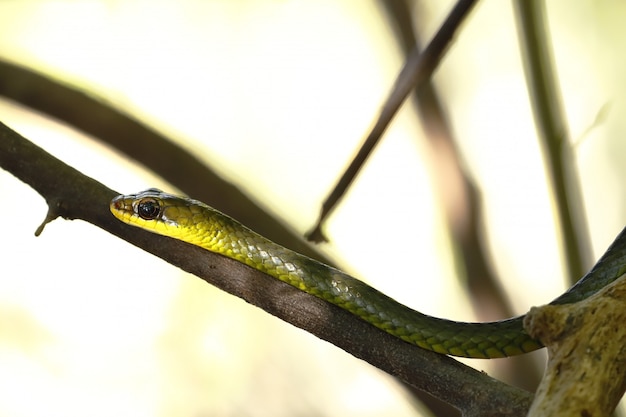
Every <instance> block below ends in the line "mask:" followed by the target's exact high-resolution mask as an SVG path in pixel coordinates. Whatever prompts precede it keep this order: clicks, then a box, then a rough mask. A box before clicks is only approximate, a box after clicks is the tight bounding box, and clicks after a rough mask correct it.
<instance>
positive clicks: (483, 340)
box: [110, 188, 626, 358]
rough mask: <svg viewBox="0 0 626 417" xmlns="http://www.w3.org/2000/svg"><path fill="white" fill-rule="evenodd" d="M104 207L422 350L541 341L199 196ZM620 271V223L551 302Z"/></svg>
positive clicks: (465, 352)
mask: <svg viewBox="0 0 626 417" xmlns="http://www.w3.org/2000/svg"><path fill="white" fill-rule="evenodd" d="M110 209H111V212H112V213H113V215H114V216H115V217H117V218H118V219H119V220H121V221H122V222H124V223H127V224H130V225H132V226H136V227H140V228H142V229H146V230H149V231H151V232H154V233H158V234H161V235H165V236H169V237H172V238H175V239H179V240H182V241H185V242H187V243H190V244H192V245H197V246H200V247H202V248H204V249H206V250H209V251H211V252H215V253H218V254H220V255H223V256H227V257H229V258H232V259H235V260H237V261H239V262H242V263H244V264H246V265H249V266H251V267H252V268H254V269H257V270H259V271H262V272H264V273H266V274H268V275H271V276H272V277H274V278H277V279H279V280H281V281H283V282H286V283H287V284H290V285H292V286H294V287H296V288H298V289H300V290H302V291H305V292H307V293H309V294H312V295H314V296H316V297H319V298H321V299H323V300H326V301H328V302H330V303H332V304H335V305H337V306H339V307H341V308H343V309H345V310H347V311H349V312H350V313H352V314H354V315H356V316H358V317H360V318H361V319H363V320H365V321H366V322H368V323H370V324H372V325H374V326H376V327H378V328H379V329H382V330H384V331H386V332H388V333H390V334H392V335H394V336H396V337H399V338H400V339H402V340H404V341H406V342H409V343H412V344H414V345H417V346H419V347H421V348H424V349H428V350H431V351H434V352H437V353H442V354H447V355H453V356H464V357H470V358H501V357H505V356H512V355H519V354H522V353H526V352H530V351H533V350H536V349H539V348H541V347H542V345H541V343H540V342H539V341H537V340H534V339H533V338H531V337H530V336H529V335H528V334H527V333H526V332H525V331H524V329H523V324H522V320H523V316H519V317H514V318H510V319H507V320H502V321H496V322H489V323H463V322H457V321H452V320H445V319H440V318H436V317H431V316H428V315H425V314H422V313H420V312H418V311H415V310H413V309H411V308H409V307H406V306H404V305H402V304H400V303H398V302H397V301H395V300H393V299H392V298H390V297H388V296H386V295H385V294H383V293H381V292H380V291H378V290H376V289H374V288H372V287H370V286H369V285H367V284H365V283H364V282H362V281H359V280H358V279H356V278H353V277H351V276H349V275H347V274H345V273H343V272H341V271H339V270H338V269H335V268H333V267H330V266H328V265H325V264H323V263H321V262H318V261H316V260H313V259H311V258H309V257H307V256H304V255H301V254H299V253H297V252H294V251H292V250H289V249H287V248H285V247H283V246H280V245H278V244H276V243H274V242H272V241H270V240H269V239H266V238H265V237H263V236H261V235H259V234H258V233H255V232H254V231H252V230H250V229H249V228H247V227H245V226H243V225H242V224H241V223H239V222H237V221H236V220H234V219H232V218H231V217H229V216H227V215H225V214H223V213H220V212H219V211H217V210H215V209H213V208H211V207H209V206H207V205H206V204H204V203H202V202H200V201H196V200H192V199H190V198H185V197H178V196H174V195H171V194H166V193H164V192H162V191H160V190H158V189H154V188H152V189H149V190H146V191H143V192H140V193H137V194H131V195H121V196H118V197H116V198H114V199H113V200H112V201H111V204H110ZM624 273H626V228H625V229H624V230H623V231H622V232H621V233H620V235H619V236H618V237H617V239H616V240H615V242H614V243H613V245H612V246H611V247H610V248H609V249H608V251H607V252H606V253H605V254H604V256H603V257H602V258H601V259H600V260H599V261H598V263H597V264H596V265H595V267H594V268H593V269H592V270H591V271H590V272H589V273H587V274H586V275H585V276H584V277H583V278H582V279H581V280H580V281H578V283H576V284H575V285H574V286H573V287H572V288H570V289H569V290H568V291H567V292H565V293H564V294H563V295H561V296H560V297H558V298H557V299H555V300H554V301H552V303H551V304H567V303H572V302H575V301H578V300H582V299H584V298H587V297H589V296H590V295H592V294H594V293H595V292H597V291H598V290H599V289H601V288H603V287H604V286H606V285H607V284H609V283H610V282H612V281H614V280H615V279H617V278H618V277H620V276H621V275H622V274H624Z"/></svg>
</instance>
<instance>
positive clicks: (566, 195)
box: [514, 0, 591, 283]
mask: <svg viewBox="0 0 626 417" xmlns="http://www.w3.org/2000/svg"><path fill="white" fill-rule="evenodd" d="M514 4H515V11H516V17H517V19H516V20H517V23H518V24H517V26H518V33H519V37H520V44H521V45H520V49H521V52H522V57H523V61H524V64H525V70H526V81H527V83H528V90H529V96H530V100H531V107H532V109H533V114H534V116H535V123H536V125H537V132H538V134H539V139H540V142H541V144H542V148H543V151H544V152H543V153H544V160H545V164H546V169H547V171H548V177H549V179H550V184H551V187H552V192H553V195H554V199H555V201H556V206H557V212H558V215H557V222H558V224H559V230H558V232H559V235H560V238H561V245H562V247H563V249H564V251H565V266H566V270H567V276H568V278H569V280H570V283H574V282H576V281H577V280H578V279H579V278H580V277H582V276H583V274H584V273H585V270H586V269H587V267H588V266H589V265H590V264H591V259H590V255H589V254H590V253H591V251H590V250H589V234H588V230H587V221H586V217H585V213H584V202H583V199H582V197H581V190H580V184H579V178H578V172H577V169H576V164H575V160H574V158H573V156H572V152H573V150H572V145H571V142H570V140H569V137H568V136H569V134H568V132H567V124H566V122H565V119H564V117H563V111H562V109H561V103H560V93H559V89H558V87H557V81H556V76H555V71H554V69H553V58H552V52H551V47H550V38H549V37H548V35H547V32H548V29H547V20H546V18H545V3H544V2H543V1H541V0H517V1H516V2H515V3H514Z"/></svg>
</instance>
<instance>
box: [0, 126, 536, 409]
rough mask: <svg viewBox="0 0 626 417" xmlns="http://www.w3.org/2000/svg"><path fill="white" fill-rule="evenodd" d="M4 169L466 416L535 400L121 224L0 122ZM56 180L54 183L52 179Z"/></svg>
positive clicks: (78, 215)
mask: <svg viewBox="0 0 626 417" xmlns="http://www.w3.org/2000/svg"><path fill="white" fill-rule="evenodd" d="M0 167H2V168H3V169H5V170H7V171H9V172H11V173H12V174H13V175H15V176H16V177H18V178H19V179H21V180H22V181H24V182H26V183H27V184H29V185H30V186H32V187H33V188H34V189H35V190H36V191H37V192H39V193H40V194H41V195H42V196H43V197H44V198H45V199H46V201H47V203H48V206H49V210H50V211H49V213H48V216H47V217H48V218H50V219H52V218H55V217H59V216H60V217H64V218H66V219H81V220H84V221H87V222H89V223H92V224H94V225H96V226H98V227H100V228H102V229H104V230H106V231H108V232H110V233H112V234H114V235H116V236H119V237H120V238H122V239H124V240H126V241H128V242H130V243H132V244H134V245H136V246H138V247H141V248H142V249H144V250H146V251H148V252H150V253H153V254H155V255H157V256H159V257H160V258H162V259H164V260H166V261H167V262H169V263H171V264H173V265H176V266H179V267H180V268H182V269H184V270H185V271H187V272H190V273H192V274H195V275H197V276H198V277H200V278H202V279H204V280H205V281H207V282H208V283H209V284H212V285H215V286H216V287H218V288H221V289H222V290H224V291H226V292H228V293H230V294H233V295H235V296H237V297H240V298H243V299H244V300H246V301H247V302H249V303H251V304H254V305H256V306H258V307H260V308H262V309H263V310H265V311H267V312H268V313H270V314H272V315H274V316H276V317H279V318H280V319H282V320H284V321H287V322H289V323H291V324H293V325H295V326H297V327H300V328H302V329H304V330H306V331H308V332H310V333H312V334H314V335H316V336H318V337H320V338H322V339H324V340H326V341H328V342H330V343H333V344H334V345H336V346H338V347H340V348H341V349H343V350H345V351H346V352H348V353H350V354H352V355H354V356H356V357H358V358H361V359H363V360H365V361H367V362H369V363H370V364H372V365H373V366H375V367H377V368H379V369H382V370H384V371H386V372H387V373H389V374H391V375H394V376H396V377H398V378H400V379H401V380H403V381H405V382H406V383H408V384H409V385H411V386H413V387H416V388H418V389H420V390H423V391H425V392H427V393H429V394H430V395H433V396H434V397H437V398H439V399H441V400H443V401H445V402H447V403H449V404H451V405H453V406H455V407H456V408H459V409H460V410H462V411H463V414H464V415H466V416H477V415H481V416H491V415H493V416H496V415H497V416H523V415H525V413H526V410H527V409H528V407H529V405H530V401H531V398H532V395H531V394H530V393H528V392H526V391H523V390H521V389H518V388H514V387H511V386H508V385H506V384H504V383H502V382H500V381H497V380H495V379H493V378H491V377H489V376H488V375H486V374H484V373H481V372H478V371H476V370H474V369H472V368H470V367H468V366H465V365H463V364H461V363H460V362H457V361H456V360H454V359H452V358H450V357H447V356H444V355H439V354H435V353H432V352H429V351H426V350H423V349H420V348H417V347H415V346H413V345H410V344H408V343H405V342H403V341H401V340H400V339H398V338H396V337H393V336H391V335H389V334H387V333H385V332H383V331H381V330H378V329H377V328H375V327H373V326H371V325H369V324H368V323H366V322H364V321H362V320H360V319H358V318H357V317H356V316H354V315H352V314H350V313H349V312H347V311H345V310H343V309H341V308H339V307H336V306H334V305H332V304H330V303H327V302H325V301H323V300H321V299H319V298H316V297H314V296H311V295H309V294H306V293H304V292H302V291H299V290H297V289H296V288H293V287H291V286H289V285H287V284H285V283H283V282H281V281H278V280H276V279H274V278H272V277H270V276H268V275H265V274H264V273H262V272H259V271H256V270H254V269H252V268H249V267H247V266H246V265H243V264H241V263H239V262H236V261H233V260H231V259H228V258H225V257H222V256H220V255H216V254H213V253H211V252H208V251H206V250H203V249H201V248H199V247H195V246H192V245H188V244H186V243H184V242H180V241H177V240H174V239H169V238H166V237H162V236H159V235H155V234H152V233H149V232H147V231H143V230H139V229H136V228H132V227H131V226H127V225H125V224H123V223H121V222H119V221H117V220H116V219H115V218H114V217H113V216H112V215H111V213H110V212H109V208H108V206H109V202H110V200H111V199H112V198H113V197H114V196H115V195H117V194H118V193H116V192H115V191H113V190H111V189H109V188H107V187H106V186H104V185H102V184H100V183H99V182H97V181H95V180H94V179H92V178H89V177H87V176H85V175H83V174H81V173H80V172H78V171H77V170H75V169H74V168H72V167H70V166H68V165H66V164H64V163H63V162H61V161H59V160H57V159H56V158H54V157H52V156H51V155H49V154H48V153H46V152H45V151H44V150H42V149H41V148H39V147H37V146H36V145H34V144H32V143H30V142H29V141H27V140H26V139H24V138H23V137H21V136H20V135H19V134H17V133H15V132H14V131H12V130H11V129H9V128H8V127H6V126H5V125H3V124H1V123H0ZM51 179H53V180H51Z"/></svg>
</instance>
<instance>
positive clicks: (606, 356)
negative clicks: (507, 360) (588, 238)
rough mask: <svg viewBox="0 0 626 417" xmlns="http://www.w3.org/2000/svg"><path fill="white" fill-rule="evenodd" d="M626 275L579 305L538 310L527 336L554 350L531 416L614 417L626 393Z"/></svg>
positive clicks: (528, 324) (531, 318)
mask: <svg viewBox="0 0 626 417" xmlns="http://www.w3.org/2000/svg"><path fill="white" fill-rule="evenodd" d="M625 322H626V274H625V275H622V276H621V277H620V278H619V279H617V280H616V281H615V282H613V283H612V284H611V285H608V286H607V287H605V288H604V289H602V290H601V291H599V292H598V293H597V294H595V295H593V296H591V297H589V298H588V299H586V300H583V301H580V302H578V303H574V304H565V305H546V306H542V307H535V308H533V309H531V311H530V312H529V313H528V314H527V316H526V318H525V320H524V327H525V328H526V331H527V332H528V333H529V334H530V335H531V336H532V337H534V338H536V339H539V340H540V341H541V342H542V343H543V344H544V345H546V347H547V348H548V353H549V360H548V365H547V368H546V373H545V375H544V377H543V379H542V381H541V384H540V385H539V388H538V389H537V393H536V395H535V400H534V401H533V404H532V406H531V408H530V410H529V412H528V416H557V417H558V416H581V417H601V416H609V415H610V414H611V413H612V412H613V410H614V409H615V407H616V406H617V403H618V402H619V400H620V399H621V397H622V395H623V394H624V390H625V389H626V385H625V381H626V326H624V325H623V324H624V323H625Z"/></svg>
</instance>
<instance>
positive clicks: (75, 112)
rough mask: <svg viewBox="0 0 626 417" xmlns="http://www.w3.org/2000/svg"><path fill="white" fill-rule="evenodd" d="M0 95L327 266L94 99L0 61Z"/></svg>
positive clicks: (166, 141) (153, 135)
mask: <svg viewBox="0 0 626 417" xmlns="http://www.w3.org/2000/svg"><path fill="white" fill-rule="evenodd" d="M0 96H4V97H6V98H8V99H11V100H13V101H16V102H18V103H20V104H21V105H24V106H26V107H29V108H31V109H34V110H37V111H39V112H42V113H44V114H46V115H47V116H50V117H55V118H56V119H58V120H61V121H62V122H65V123H67V124H68V125H70V126H72V127H74V128H76V129H79V130H81V131H82V132H84V133H87V134H89V135H91V136H92V137H94V138H97V139H98V140H100V141H102V142H104V143H106V144H107V145H110V146H112V147H114V148H116V149H118V150H119V151H120V152H123V153H125V154H126V155H128V156H129V157H130V158H132V159H134V160H135V161H137V162H138V163H139V164H142V165H143V166H145V167H147V168H148V169H151V170H152V171H153V172H155V173H158V175H160V176H161V177H162V178H163V179H165V180H166V181H168V182H170V183H171V184H173V185H174V186H175V187H177V188H178V189H180V190H182V191H183V192H184V193H185V194H187V195H189V196H192V197H193V198H196V199H199V200H202V201H205V202H206V203H207V204H210V205H212V206H213V207H215V208H217V209H219V210H220V211H223V212H224V213H228V214H229V215H230V216H233V217H235V218H237V219H239V220H240V221H242V222H244V223H245V224H247V225H249V226H250V227H253V228H254V229H256V230H258V231H259V233H262V234H264V235H266V236H267V237H269V238H270V239H272V240H274V241H276V242H279V243H280V244H282V245H284V246H286V247H289V248H291V249H293V250H296V251H298V252H301V253H304V254H306V255H308V256H311V257H313V258H316V259H318V260H320V261H322V262H325V263H332V262H331V261H330V260H329V259H328V258H327V257H325V256H324V255H322V254H321V252H319V251H317V250H316V249H315V248H313V247H311V245H310V244H307V242H305V241H304V239H302V237H300V236H299V235H298V234H297V233H295V232H294V231H292V230H290V229H289V228H288V227H286V226H285V225H284V223H282V222H280V221H279V220H277V219H276V217H275V216H273V215H272V214H270V213H268V212H267V211H265V210H264V209H262V208H261V207H260V206H259V205H258V204H256V203H255V202H254V201H253V200H252V199H250V198H249V197H248V196H246V195H245V194H244V193H242V192H241V191H240V190H239V189H238V188H237V187H236V186H234V185H233V184H231V183H229V182H228V181H226V180H224V179H223V178H221V177H220V176H219V175H218V174H217V173H216V172H215V171H214V170H212V169H211V168H210V167H209V166H207V165H206V164H204V163H203V162H202V161H201V160H200V159H199V158H198V157H197V156H196V155H193V154H191V153H190V152H189V151H187V150H186V149H184V148H183V147H180V146H178V145H177V144H176V142H175V141H174V140H172V138H168V137H166V136H165V135H163V134H161V133H159V132H158V131H157V130H155V129H154V128H151V127H149V126H148V125H146V124H143V123H141V122H140V121H139V120H137V119H136V118H134V117H132V116H130V115H128V114H126V113H124V112H123V111H121V110H117V109H116V108H115V107H114V106H112V105H110V104H109V103H106V102H105V101H103V100H102V99H100V98H98V97H97V96H95V95H93V94H89V93H88V92H84V91H81V90H79V89H77V88H75V87H73V86H70V85H67V84H64V83H63V82H60V81H57V80H54V79H53V78H51V77H48V76H45V75H42V74H39V73H37V72H34V71H31V70H29V69H27V68H24V67H20V66H18V65H14V64H11V63H9V62H6V61H2V60H0ZM124 191H126V192H130V191H133V192H134V191H137V190H124Z"/></svg>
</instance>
